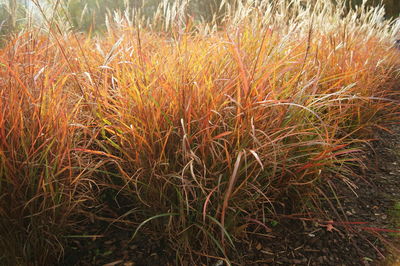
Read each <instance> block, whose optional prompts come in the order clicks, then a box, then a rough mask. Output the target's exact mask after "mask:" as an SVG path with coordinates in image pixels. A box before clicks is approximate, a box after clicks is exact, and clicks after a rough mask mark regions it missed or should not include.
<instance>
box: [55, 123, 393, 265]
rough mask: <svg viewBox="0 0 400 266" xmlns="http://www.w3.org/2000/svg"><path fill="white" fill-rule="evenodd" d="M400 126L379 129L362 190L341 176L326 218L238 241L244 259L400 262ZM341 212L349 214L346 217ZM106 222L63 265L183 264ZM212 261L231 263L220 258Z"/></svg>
mask: <svg viewBox="0 0 400 266" xmlns="http://www.w3.org/2000/svg"><path fill="white" fill-rule="evenodd" d="M392 130H393V132H394V134H389V133H388V132H385V131H379V132H376V138H377V139H379V141H375V142H373V143H372V146H371V147H370V150H371V152H370V153H369V154H368V156H366V157H365V164H366V166H367V170H365V171H364V172H363V173H360V180H359V182H357V186H358V187H357V188H355V189H354V192H353V191H352V189H350V188H349V186H347V185H346V184H344V183H343V182H341V181H339V180H337V181H334V180H333V181H332V183H331V186H334V188H335V191H337V192H338V195H339V196H340V199H339V201H336V200H335V197H334V194H333V192H330V191H332V190H331V189H329V187H326V189H325V192H326V194H327V197H328V198H330V199H331V200H330V203H329V202H325V203H324V204H323V206H324V211H325V212H326V217H327V219H326V220H325V221H315V220H314V221H313V220H309V219H307V218H304V219H299V218H296V219H287V218H288V217H283V218H285V219H282V220H281V221H279V223H278V224H277V225H276V226H275V227H274V228H273V230H272V232H270V233H268V234H265V235H262V236H257V235H254V236H253V237H251V239H249V240H248V243H246V244H244V243H242V244H238V245H237V254H236V255H235V257H236V258H238V260H239V263H240V265H346V266H348V265H349V266H350V265H357V266H359V265H400V254H399V250H400V239H399V236H400V234H399V233H393V232H390V231H391V230H398V229H399V228H395V224H396V223H397V226H398V224H399V222H398V221H397V222H396V221H394V220H393V219H394V218H393V217H392V216H391V210H393V208H394V206H395V204H396V203H397V204H399V202H400V126H394V127H392ZM355 193H356V194H357V196H356V195H355ZM331 204H332V205H334V206H333V207H334V208H335V209H336V210H339V212H340V213H339V214H338V213H336V212H335V211H334V210H333V209H332V208H331V207H330V206H331ZM339 215H340V216H341V217H345V218H344V219H342V220H340V219H338V218H337V217H338V216H339ZM328 217H330V219H328ZM105 226H106V223H98V224H96V225H93V224H92V225H88V227H87V228H86V231H85V234H91V235H100V236H101V237H97V238H95V237H94V238H91V239H90V238H89V239H87V238H86V239H85V238H77V239H71V240H70V241H69V243H70V245H69V248H68V249H67V250H66V254H65V259H64V261H63V262H62V263H61V264H60V265H63V266H67V265H107V266H112V265H124V266H133V265H135V266H137V265H175V262H176V261H175V257H174V255H173V254H174V252H173V251H172V250H168V248H166V244H167V241H166V240H165V239H152V238H141V239H137V240H135V241H133V242H129V239H130V237H131V236H132V232H129V231H126V230H119V229H118V228H116V227H113V228H111V229H110V230H107V231H105V228H106V227H105ZM388 254H392V256H390V260H388V257H389V256H388ZM207 265H215V266H219V265H223V263H222V261H218V260H214V261H213V262H212V263H211V264H207Z"/></svg>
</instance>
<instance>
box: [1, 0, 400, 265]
mask: <svg viewBox="0 0 400 266" xmlns="http://www.w3.org/2000/svg"><path fill="white" fill-rule="evenodd" d="M186 4H187V3H186V2H182V3H181V4H170V3H168V2H165V3H164V4H163V5H161V6H160V7H159V9H158V11H157V12H156V14H155V17H154V19H153V20H152V21H149V20H146V19H141V17H138V15H137V14H138V13H135V12H133V13H132V12H126V13H116V14H115V16H114V17H112V18H111V17H109V18H107V21H106V24H107V29H108V31H107V33H106V34H105V35H104V36H101V37H91V36H85V35H79V34H76V33H72V32H70V33H67V34H63V35H61V34H60V33H57V27H54V28H55V29H54V30H52V29H50V33H51V35H49V36H46V35H43V34H42V33H40V32H39V31H28V32H27V33H25V34H22V35H20V36H19V37H17V38H16V39H14V40H11V41H10V42H9V44H8V46H7V47H6V48H4V49H2V50H1V55H2V56H1V57H0V58H4V59H2V61H1V68H0V69H1V72H0V75H1V76H0V82H1V85H2V87H3V88H4V89H2V91H1V102H0V107H1V109H0V110H1V115H2V119H1V120H0V122H1V127H0V130H1V131H0V133H1V134H2V136H1V139H2V143H1V145H2V146H1V147H2V148H1V156H2V160H1V168H0V169H1V171H0V173H1V176H0V177H1V179H0V180H1V183H0V184H1V187H0V192H1V195H2V196H1V197H2V201H1V205H0V210H1V212H2V220H1V221H2V223H1V225H2V228H3V229H2V230H1V234H2V235H1V236H2V237H1V239H2V240H3V242H0V243H1V245H3V246H5V242H9V241H10V240H9V239H12V240H13V241H12V243H15V245H14V246H11V247H10V249H9V250H8V251H7V252H5V253H4V254H5V255H3V257H4V258H6V259H8V258H11V257H16V258H17V257H20V258H21V259H22V258H27V256H29V254H38V253H37V252H36V251H35V250H32V249H33V248H35V247H39V245H38V242H37V241H42V242H41V243H43V244H45V243H47V246H45V247H44V248H42V249H43V250H47V252H48V254H44V255H43V254H42V255H43V256H40V257H41V258H40V259H43V260H44V259H48V258H49V256H50V255H54V254H59V253H57V251H59V250H60V249H61V246H60V245H58V241H59V237H60V236H61V235H62V234H63V233H64V232H65V230H66V229H67V228H68V225H69V224H70V223H73V221H72V220H71V219H70V218H71V217H72V216H73V215H75V214H76V213H79V210H80V209H81V206H80V205H81V203H82V201H83V200H84V198H85V193H82V191H85V189H86V188H90V186H88V185H85V184H87V182H89V181H90V180H91V181H92V182H96V183H97V184H98V185H99V186H100V187H102V188H103V189H106V188H112V189H114V190H115V191H116V193H117V194H118V197H121V198H124V200H125V201H129V202H131V205H134V208H132V209H131V210H129V211H128V212H127V213H126V214H125V215H124V219H125V220H126V219H131V221H132V222H133V223H136V224H137V227H135V228H132V229H133V230H135V231H134V234H133V235H132V238H134V237H136V235H137V234H140V233H144V232H147V233H149V232H153V233H156V234H160V233H163V232H165V236H166V237H169V239H170V245H171V246H172V247H173V248H174V249H175V250H176V256H177V258H178V259H179V260H180V262H181V263H188V262H190V261H191V262H198V259H199V258H200V257H209V258H221V259H224V260H226V261H227V262H228V261H229V259H231V258H233V259H234V255H233V253H232V250H234V244H235V242H237V241H240V240H243V239H245V238H246V237H248V236H249V235H251V234H253V233H263V232H266V231H270V230H271V229H270V228H269V227H268V223H269V221H271V220H272V219H276V217H278V214H282V213H283V212H285V213H304V212H306V211H307V208H306V206H310V203H314V208H315V209H317V208H318V206H317V202H318V200H314V199H316V198H317V197H318V196H319V195H320V193H321V186H322V185H323V184H325V183H328V182H330V180H332V179H333V178H338V179H343V182H346V183H348V184H349V186H352V187H353V185H354V184H355V183H357V182H359V180H357V179H351V180H349V179H348V178H345V177H344V176H343V173H345V172H349V171H351V168H352V167H353V165H355V164H357V163H359V159H358V155H359V152H360V147H361V145H360V144H361V143H364V142H367V141H368V140H369V138H370V134H369V133H370V132H371V130H373V129H374V128H376V127H383V125H384V123H386V122H388V121H394V120H395V119H398V102H395V101H394V100H392V98H393V96H394V95H395V94H396V93H397V92H396V91H395V90H394V88H393V86H392V85H393V80H396V79H397V78H398V76H396V75H398V63H399V59H398V58H399V51H397V50H396V49H394V48H393V47H392V41H393V40H394V38H395V37H396V34H398V31H399V29H400V22H399V20H396V21H388V20H384V19H383V16H384V12H383V9H382V8H374V9H367V8H365V6H362V7H360V8H358V9H356V10H353V11H350V12H348V13H346V12H345V6H344V4H343V3H339V4H338V6H334V5H333V4H327V3H325V2H324V1H316V3H315V4H313V5H311V4H307V3H304V1H291V2H287V1H276V2H274V3H270V2H268V1H252V0H249V1H243V2H237V3H236V4H235V5H230V4H228V3H225V5H227V6H226V13H225V15H224V16H223V19H221V21H219V22H220V24H218V25H217V24H216V21H215V20H214V23H213V24H205V23H200V22H198V21H196V20H193V19H191V18H190V16H188V14H187V13H186V12H187V9H186ZM33 35H36V38H35V39H37V38H38V39H37V41H34V38H33V37H32V36H33ZM96 171H97V172H96ZM113 218H114V219H115V221H116V222H118V221H119V219H118V217H113ZM49 221H50V222H49ZM11 225H12V226H14V227H15V228H16V229H15V230H16V231H17V232H20V233H19V234H12V235H10V234H9V232H10V231H9V230H8V229H7V228H9V227H10V226H11ZM144 228H147V230H143V229H144ZM3 236H4V237H3ZM15 237H19V239H24V241H23V242H25V243H26V244H25V245H24V246H23V248H22V249H21V248H19V247H20V246H18V244H17V243H20V242H21V241H20V242H18V241H17V239H15ZM7 254H8V255H7Z"/></svg>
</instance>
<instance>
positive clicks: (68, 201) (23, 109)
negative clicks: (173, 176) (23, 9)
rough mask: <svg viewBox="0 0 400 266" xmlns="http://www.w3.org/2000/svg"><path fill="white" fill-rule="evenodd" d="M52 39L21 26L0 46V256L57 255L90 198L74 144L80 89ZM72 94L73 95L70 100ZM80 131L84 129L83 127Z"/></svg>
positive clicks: (15, 259)
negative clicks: (77, 90) (72, 82)
mask: <svg viewBox="0 0 400 266" xmlns="http://www.w3.org/2000/svg"><path fill="white" fill-rule="evenodd" d="M70 76H71V75H70V74H69V73H68V71H67V67H66V63H65V61H64V59H62V56H61V54H60V52H59V51H58V49H57V48H55V46H54V43H51V42H50V41H49V40H48V38H47V37H46V36H41V34H40V33H39V32H38V31H33V30H32V31H31V32H27V33H21V35H20V36H18V37H16V38H15V39H13V40H12V41H10V42H9V43H8V44H7V46H5V47H4V48H2V49H1V50H0V87H1V89H0V264H2V265H49V264H52V263H54V261H55V260H56V259H58V258H59V257H61V255H62V251H63V243H64V242H65V239H64V238H63V236H64V234H66V233H68V232H72V231H71V230H72V228H73V227H74V225H75V223H76V221H75V220H74V219H73V217H74V216H77V214H78V213H79V210H80V208H81V206H82V205H83V204H84V202H85V201H86V200H87V199H89V195H90V194H89V193H83V192H85V191H86V192H87V191H88V189H87V185H88V184H90V182H89V181H88V180H85V177H86V174H87V173H88V172H90V171H89V170H87V169H86V168H88V167H90V164H85V165H81V162H82V161H83V160H84V158H85V156H84V155H82V156H79V152H78V151H74V147H78V146H79V144H80V142H81V141H82V139H80V138H78V135H79V134H80V133H79V132H78V129H79V128H78V127H76V126H74V125H73V123H74V122H77V121H76V117H77V113H79V112H80V100H79V98H80V97H75V96H74V91H73V90H72V89H71V87H70V86H69V85H68V84H69V83H70V79H71V77H70ZM73 99H75V100H76V101H75V102H74V101H73ZM82 135H83V134H82Z"/></svg>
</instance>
